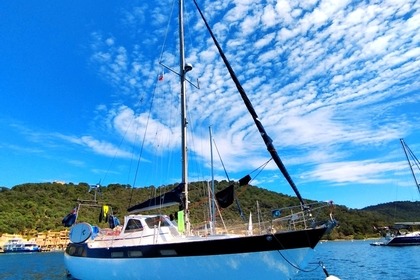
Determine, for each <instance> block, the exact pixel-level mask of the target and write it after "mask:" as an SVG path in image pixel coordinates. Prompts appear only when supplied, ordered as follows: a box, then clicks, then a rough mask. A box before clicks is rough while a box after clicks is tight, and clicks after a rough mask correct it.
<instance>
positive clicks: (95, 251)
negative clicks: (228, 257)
mask: <svg viewBox="0 0 420 280" xmlns="http://www.w3.org/2000/svg"><path fill="white" fill-rule="evenodd" d="M326 230H327V228H326V227H325V228H317V229H309V230H301V231H291V232H282V233H276V234H267V235H259V236H247V237H238V238H228V239H217V240H205V241H191V242H182V243H167V244H154V245H138V246H127V247H118V248H112V247H111V248H89V247H88V246H87V244H86V243H81V244H74V243H70V244H69V245H68V246H67V248H66V253H67V254H68V255H70V256H75V257H88V258H162V257H194V256H209V255H225V254H242V253H253V252H260V251H261V252H263V251H274V250H286V249H297V248H308V247H309V248H314V247H315V246H316V244H317V243H318V242H319V240H320V239H321V238H322V236H323V235H324V233H325V231H326Z"/></svg>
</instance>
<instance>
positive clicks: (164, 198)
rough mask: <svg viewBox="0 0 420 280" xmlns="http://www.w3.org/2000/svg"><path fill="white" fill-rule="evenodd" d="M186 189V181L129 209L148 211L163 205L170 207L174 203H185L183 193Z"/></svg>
mask: <svg viewBox="0 0 420 280" xmlns="http://www.w3.org/2000/svg"><path fill="white" fill-rule="evenodd" d="M183 190H184V183H180V184H179V185H178V186H177V187H176V188H174V189H173V190H171V191H169V192H167V193H164V194H162V195H159V196H156V197H154V198H151V199H148V200H146V201H144V202H142V203H139V204H137V205H134V206H132V207H130V208H128V209H127V211H128V212H130V213H134V212H140V211H147V210H153V209H158V208H162V207H168V206H172V205H181V206H182V205H183V195H182V192H183Z"/></svg>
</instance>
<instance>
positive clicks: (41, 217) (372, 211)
mask: <svg viewBox="0 0 420 280" xmlns="http://www.w3.org/2000/svg"><path fill="white" fill-rule="evenodd" d="M215 185H216V189H217V190H221V189H223V188H224V187H226V186H227V185H228V182H226V181H221V182H216V184H215ZM174 186H175V185H171V186H167V187H165V188H155V187H154V186H148V187H144V188H131V187H130V186H127V185H119V184H113V185H108V186H107V187H100V189H99V190H100V192H99V193H98V194H97V201H98V203H97V204H94V206H96V208H95V207H93V208H92V207H90V208H87V207H82V208H81V210H80V212H79V216H80V217H83V220H86V221H88V222H90V223H93V224H95V223H96V224H97V223H98V215H99V211H100V206H101V205H102V204H107V205H110V206H112V209H113V210H114V213H115V214H117V215H118V216H119V217H120V218H122V217H123V216H124V214H126V213H127V212H126V209H127V208H128V207H129V206H132V205H133V204H135V203H138V202H141V201H144V200H146V199H148V198H151V197H154V196H156V195H160V194H162V193H164V192H166V191H168V190H171V189H172V188H174ZM206 188H207V183H206V182H195V183H190V193H189V195H190V196H189V198H190V199H189V200H190V201H191V204H190V209H191V213H192V215H191V219H192V222H193V223H199V222H200V221H203V220H205V217H206V215H207V207H206V203H207V199H206V195H205V193H206V191H205V190H206ZM236 196H237V197H238V200H239V203H240V208H241V209H242V211H243V213H244V215H245V216H247V215H248V214H249V213H250V212H252V213H254V214H255V213H256V201H257V200H258V202H259V207H260V209H261V212H262V213H270V212H271V210H272V209H277V208H282V207H287V206H291V205H298V204H299V203H298V201H297V199H296V198H294V197H290V196H286V195H283V194H279V193H276V192H272V191H268V190H266V189H262V188H258V187H256V186H244V187H240V188H238V189H237V190H236ZM78 199H82V200H90V201H92V200H93V199H94V192H93V191H90V192H89V185H88V184H86V183H79V184H77V185H76V184H71V183H70V184H60V183H38V184H32V183H28V184H22V185H18V186H15V187H13V188H11V189H8V188H0V234H2V233H19V234H23V235H31V234H34V233H35V232H44V231H48V230H52V231H57V230H62V229H64V227H63V225H62V224H61V221H62V219H63V217H64V216H66V215H67V214H68V213H69V212H70V211H71V210H72V209H73V208H74V207H75V206H76V205H77V200H78ZM419 207H420V206H419V203H413V202H395V203H388V204H381V205H377V206H371V207H367V208H365V209H362V210H355V209H348V208H347V207H345V206H336V207H335V208H334V216H335V218H336V219H337V220H338V221H339V226H338V227H337V228H336V229H335V230H334V231H333V232H332V233H331V234H330V235H329V236H328V238H330V239H336V238H366V237H375V236H376V237H377V236H378V233H377V232H375V231H374V229H373V226H383V225H389V224H392V223H393V222H395V221H406V220H409V221H413V220H420V219H419V218H418V213H419V211H418V209H419ZM397 208H398V209H400V210H398V211H396V209H397ZM163 211H165V214H169V213H172V211H176V207H175V208H172V209H171V208H169V209H164V210H163ZM326 214H328V213H324V214H323V217H324V218H326V217H327V215H326ZM416 217H417V218H416ZM223 218H224V220H225V221H229V220H235V221H240V220H241V218H240V216H239V211H238V206H237V204H235V203H234V204H233V205H231V206H229V207H228V208H226V209H223Z"/></svg>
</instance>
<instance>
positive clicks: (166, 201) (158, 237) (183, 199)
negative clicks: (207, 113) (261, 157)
mask: <svg viewBox="0 0 420 280" xmlns="http://www.w3.org/2000/svg"><path fill="white" fill-rule="evenodd" d="M194 3H195V5H196V7H197V9H198V11H199V13H200V15H201V17H202V19H203V20H204V22H205V24H206V26H207V28H208V30H209V32H210V34H211V36H212V38H213V40H214V43H215V44H216V46H217V48H218V49H219V52H220V55H221V56H222V58H223V60H224V62H225V65H226V67H227V68H228V71H229V73H230V75H231V77H232V79H233V80H234V82H235V84H236V86H237V88H238V91H239V93H240V95H241V97H242V99H243V101H244V103H245V106H246V107H247V109H248V111H249V112H250V114H251V116H252V118H253V120H254V122H255V125H256V127H257V129H258V131H259V132H260V134H261V137H262V139H263V141H264V143H265V144H266V146H267V150H268V152H269V154H270V156H271V157H272V159H273V161H274V162H275V163H276V165H277V166H278V168H279V170H280V171H281V173H282V174H283V176H284V177H285V179H286V180H287V181H288V183H289V184H290V186H291V187H292V189H293V190H294V192H295V194H296V196H297V198H298V199H299V201H300V204H299V205H297V206H296V207H287V208H284V209H273V211H272V212H271V213H270V214H271V215H270V218H269V220H268V221H265V223H264V224H265V225H266V227H265V230H264V231H260V232H259V233H254V232H255V230H253V231H252V233H250V231H249V230H247V227H246V226H245V227H244V228H243V230H242V232H233V233H232V232H222V233H219V232H214V233H211V234H198V233H196V232H195V231H194V230H193V228H192V226H191V221H190V218H189V214H190V210H191V209H190V208H189V197H188V185H189V182H188V170H187V167H188V164H187V143H186V139H187V137H186V133H187V123H188V122H187V121H186V119H187V117H186V81H187V79H186V74H187V73H188V72H189V71H190V70H191V69H192V67H191V65H189V64H187V63H186V62H185V58H184V43H183V38H184V27H183V25H184V21H183V8H184V1H183V0H180V1H179V37H180V38H179V39H180V73H179V77H180V88H181V92H180V96H181V100H180V103H181V106H180V107H181V120H182V121H181V135H182V141H181V142H182V170H181V173H182V182H181V183H179V185H178V186H177V187H175V188H174V189H173V190H172V191H170V192H167V193H165V194H163V195H161V196H158V197H154V198H152V199H149V200H147V201H144V202H142V203H139V204H137V205H134V206H132V207H130V208H129V209H127V210H128V212H129V215H127V216H125V217H124V222H123V224H122V225H121V227H117V228H118V230H115V229H114V230H103V229H100V228H98V227H97V226H93V225H91V224H88V223H85V222H77V223H75V224H74V225H73V226H72V228H71V230H70V233H69V237H70V243H69V244H68V246H67V248H66V250H65V253H64V262H65V266H66V268H67V270H68V273H69V274H70V275H71V276H72V277H73V278H75V279H168V278H173V277H176V278H177V279H198V278H200V279H238V278H241V279H291V278H293V277H294V276H295V275H296V273H297V272H298V271H299V270H301V269H302V268H303V266H302V263H303V262H304V258H305V256H306V254H307V253H308V251H310V250H311V249H313V248H315V246H316V245H317V244H318V242H319V241H320V240H321V238H322V237H323V236H324V234H326V233H328V232H329V231H330V230H331V229H332V228H333V227H334V226H335V220H334V219H333V217H332V215H330V216H328V214H327V215H326V216H327V218H326V221H325V222H321V223H320V222H318V221H316V219H315V218H316V217H315V213H316V211H317V210H318V209H321V208H322V209H327V211H329V210H328V209H330V207H331V203H330V202H321V203H313V204H307V203H306V202H305V201H304V200H303V198H302V197H301V195H300V193H299V191H298V189H297V187H296V185H295V184H294V182H293V180H292V178H291V176H290V175H289V173H288V171H287V170H286V168H285V166H284V164H283V163H282V161H281V159H280V157H279V155H278V154H277V152H276V150H275V148H274V146H273V142H272V140H271V138H270V137H269V136H268V134H267V132H266V131H265V128H264V127H263V125H262V123H261V121H260V119H259V118H258V115H257V114H256V112H255V110H254V108H253V106H252V104H251V102H250V100H249V99H248V97H247V95H246V94H245V92H244V90H243V88H242V86H241V85H240V83H239V81H238V79H237V78H236V75H235V74H234V72H233V70H232V67H231V66H230V64H229V63H228V61H227V59H226V57H225V55H224V54H223V51H222V50H221V48H220V45H219V44H218V42H217V40H216V38H215V37H214V35H213V33H212V32H211V29H210V28H209V25H208V24H207V22H206V21H205V18H204V15H203V14H202V12H201V10H200V9H199V7H198V5H197V3H196V2H195V1H194ZM248 182H249V177H248V176H245V177H244V178H243V179H241V180H240V182H239V183H240V184H247V183H248ZM233 190H234V187H233V186H229V187H228V188H227V189H225V190H223V191H222V192H221V193H218V194H216V197H218V203H220V204H221V205H222V204H226V205H225V206H227V205H229V204H230V203H231V200H232V196H231V192H232V191H233ZM171 205H178V206H179V210H180V211H178V212H177V223H176V222H175V221H174V219H172V218H171V217H170V216H167V215H164V214H161V212H160V211H159V213H158V214H142V212H143V211H146V210H147V211H148V213H149V212H150V211H152V210H156V209H159V210H160V209H162V207H165V206H171ZM324 213H325V212H324ZM262 223H263V222H261V224H262Z"/></svg>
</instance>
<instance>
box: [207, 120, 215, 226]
mask: <svg viewBox="0 0 420 280" xmlns="http://www.w3.org/2000/svg"><path fill="white" fill-rule="evenodd" d="M209 133H210V161H211V195H210V197H211V206H210V218H211V219H210V220H211V233H215V232H214V229H215V228H216V205H215V198H214V169H213V136H212V133H211V126H209Z"/></svg>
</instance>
